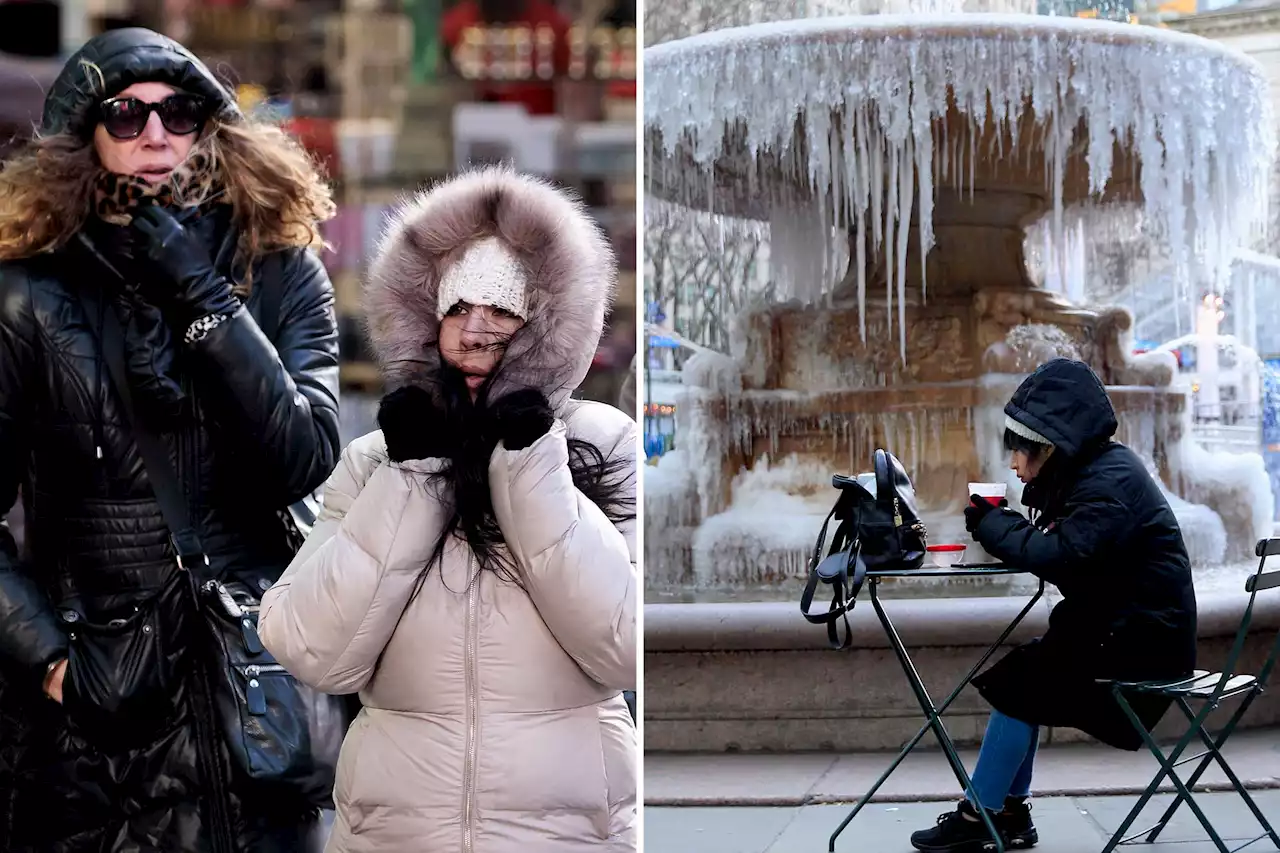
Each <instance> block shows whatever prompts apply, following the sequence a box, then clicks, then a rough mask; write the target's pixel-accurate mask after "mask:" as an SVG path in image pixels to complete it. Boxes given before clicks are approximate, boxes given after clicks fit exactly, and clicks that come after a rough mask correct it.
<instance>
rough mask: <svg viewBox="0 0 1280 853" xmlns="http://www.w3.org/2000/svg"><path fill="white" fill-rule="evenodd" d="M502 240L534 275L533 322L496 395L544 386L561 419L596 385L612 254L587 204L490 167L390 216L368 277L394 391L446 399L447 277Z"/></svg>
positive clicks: (510, 351)
mask: <svg viewBox="0 0 1280 853" xmlns="http://www.w3.org/2000/svg"><path fill="white" fill-rule="evenodd" d="M490 236H493V237H497V238H498V239H500V240H501V241H502V242H503V243H504V244H505V245H506V246H507V247H508V248H510V249H511V251H512V252H513V253H514V254H515V255H516V257H518V258H519V259H520V261H521V262H522V263H523V264H524V266H525V271H526V274H527V276H528V291H527V293H528V302H527V305H528V318H527V322H526V323H525V325H524V326H522V327H521V328H520V330H519V331H518V332H516V334H515V335H514V337H512V339H511V343H510V344H509V346H508V347H507V351H506V354H505V355H504V356H503V359H502V363H501V364H500V365H499V367H498V371H497V373H496V374H495V376H494V378H493V380H492V386H491V391H490V393H491V395H492V396H493V397H495V398H496V397H497V396H499V395H501V394H505V393H508V392H509V391H511V390H515V389H517V388H536V389H538V390H539V391H542V392H543V393H544V394H546V395H547V398H548V399H549V400H550V401H551V405H552V407H553V408H555V409H556V410H557V411H559V410H560V409H561V408H562V406H563V404H564V402H565V401H566V400H567V399H568V398H569V395H570V394H571V393H572V392H573V391H574V390H576V389H577V387H578V386H579V385H580V384H581V383H582V380H583V379H584V378H586V375H587V371H588V370H589V369H590V367H591V360H592V358H593V357H594V356H595V352H596V347H597V346H598V344H599V341H600V335H601V333H602V332H603V330H604V317H605V312H606V311H607V310H608V308H609V306H610V305H611V304H612V301H613V296H614V289H615V287H616V285H617V275H618V270H617V263H616V261H615V260H614V256H613V251H612V249H611V248H610V247H609V245H608V243H607V242H606V240H605V238H604V235H603V234H602V233H601V231H600V228H599V227H598V226H597V225H596V224H595V222H594V221H593V220H592V219H591V218H590V216H589V215H588V213H587V211H586V208H585V207H584V206H583V205H582V204H581V203H579V202H578V201H576V200H574V199H572V198H570V197H569V196H567V195H565V194H564V193H562V192H561V191H560V190H558V189H556V188H554V187H553V186H551V184H549V183H547V182H545V181H542V180H540V179H538V178H534V177H531V176H528V175H521V174H517V173H516V172H514V171H513V170H511V169H510V168H497V167H491V168H485V169H481V170H477V171H472V172H467V173H464V174H461V175H458V176H456V177H453V178H451V179H449V180H447V181H444V182H443V183H441V184H438V185H437V186H435V187H434V188H432V189H430V190H427V191H424V192H421V193H419V194H417V195H416V196H414V197H413V198H412V199H410V200H409V201H408V202H407V203H405V204H404V205H403V206H402V207H401V208H400V209H399V210H398V211H397V212H396V213H395V214H394V215H393V216H392V218H391V220H390V222H389V223H388V226H387V229H386V231H385V232H384V234H383V237H382V241H381V243H380V244H379V246H378V249H377V253H376V255H375V257H374V259H373V263H372V264H371V266H370V270H369V279H368V282H367V283H366V285H365V290H364V305H363V307H364V314H365V322H366V323H367V329H368V334H369V340H370V343H371V344H372V345H373V350H374V353H375V354H376V356H377V358H378V361H379V363H380V364H381V367H382V372H383V376H384V378H385V380H386V382H387V384H388V385H389V386H391V387H399V386H401V385H405V384H415V385H421V386H423V387H425V388H427V389H428V390H431V391H432V392H433V393H435V392H437V389H438V385H439V374H440V353H439V350H438V348H437V345H436V342H437V340H438V338H439V330H440V322H439V320H437V319H436V316H437V315H436V306H437V302H438V298H439V292H440V281H441V278H442V277H443V275H444V273H445V271H446V270H447V269H448V268H449V266H450V265H451V264H453V263H455V262H457V261H458V260H459V259H460V258H461V257H462V255H463V252H464V251H465V250H466V248H467V247H468V246H470V245H472V244H473V243H475V242H476V241H477V240H480V239H482V238H484V237H490Z"/></svg>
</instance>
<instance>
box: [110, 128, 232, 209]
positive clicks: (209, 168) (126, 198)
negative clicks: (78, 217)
mask: <svg viewBox="0 0 1280 853" xmlns="http://www.w3.org/2000/svg"><path fill="white" fill-rule="evenodd" d="M221 198H222V187H221V183H220V182H219V181H218V177H217V174H216V170H215V169H214V168H213V158H212V157H210V156H209V153H208V152H207V151H205V150H204V149H203V148H202V147H201V146H200V145H197V146H196V147H194V148H192V149H191V154H190V155H188V157H187V159H186V161H185V162H183V164H182V165H181V166H179V167H178V168H176V169H174V170H173V172H172V173H171V174H170V175H169V177H168V178H167V179H166V180H165V181H163V182H161V183H158V184H152V183H148V182H147V181H146V180H144V179H143V178H139V177H136V176H134V175H117V174H115V173H114V172H108V171H106V170H105V169H104V170H103V171H102V173H101V174H100V175H99V176H98V181H97V185H96V186H95V188H94V196H93V212H94V215H95V216H97V217H98V218H99V219H101V220H102V221H103V222H107V223H110V224H112V225H128V224H129V223H130V222H131V221H133V213H134V211H136V210H140V209H141V208H144V207H147V206H148V205H153V204H154V205H159V206H161V207H173V208H197V211H196V213H197V215H199V213H200V210H203V209H207V208H208V206H210V205H211V204H214V203H217V202H218V201H219V200H220V199H221Z"/></svg>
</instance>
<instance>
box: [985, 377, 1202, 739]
mask: <svg viewBox="0 0 1280 853" xmlns="http://www.w3.org/2000/svg"><path fill="white" fill-rule="evenodd" d="M1005 414H1006V415H1008V416H1009V417H1010V418H1012V419H1013V420H1015V421H1017V422H1018V423H1020V424H1022V425H1023V426H1026V427H1028V428H1030V429H1032V430H1034V431H1036V432H1037V433H1039V434H1041V435H1043V436H1044V437H1045V438H1047V439H1049V440H1050V441H1051V442H1053V445H1054V448H1055V450H1054V452H1053V454H1052V455H1051V456H1049V458H1048V460H1047V461H1046V462H1045V464H1044V467H1043V468H1042V470H1041V472H1040V474H1039V475H1038V476H1037V477H1036V478H1035V479H1034V480H1033V481H1032V482H1031V483H1028V484H1027V486H1026V488H1025V489H1024V491H1023V503H1024V504H1026V506H1027V507H1028V508H1029V509H1031V510H1032V512H1033V517H1034V519H1035V520H1034V522H1033V521H1031V520H1028V519H1027V518H1025V517H1023V516H1022V515H1020V514H1018V513H1016V512H1014V511H1012V510H1009V509H1004V510H999V511H992V512H989V513H988V514H987V515H986V517H985V518H983V519H982V521H981V522H980V523H979V525H978V528H977V530H976V531H975V533H974V538H975V539H977V540H978V541H979V542H980V543H981V544H982V547H983V548H985V549H986V550H987V551H988V552H989V553H990V554H991V555H992V556H994V557H996V558H998V559H1000V560H1002V561H1003V562H1006V563H1008V564H1010V565H1014V566H1018V567H1021V568H1024V569H1027V570H1028V571H1030V572H1031V573H1032V574H1034V575H1036V576H1037V577H1040V578H1043V579H1044V580H1046V581H1048V582H1049V583H1052V584H1054V585H1055V586H1057V587H1058V589H1059V591H1060V592H1061V593H1062V596H1063V598H1062V601H1060V602H1059V603H1058V604H1057V605H1056V606H1055V607H1054V609H1053V612H1052V613H1051V614H1050V617H1049V631H1048V632H1047V633H1046V634H1045V636H1044V637H1043V638H1042V639H1041V640H1038V641H1036V642H1034V643H1032V644H1030V645H1029V646H1024V647H1022V648H1020V649H1018V650H1016V651H1014V652H1013V653H1012V654H1010V655H1009V656H1008V657H1007V658H1005V659H1004V660H1002V661H1001V662H1000V663H998V664H996V665H995V666H994V667H992V668H991V669H990V670H989V671H988V672H986V673H984V674H983V675H982V676H980V677H979V678H978V679H977V680H975V684H976V685H977V686H978V687H979V689H980V690H981V691H982V694H983V696H985V697H986V698H987V699H988V701H990V702H991V703H992V705H994V706H995V707H996V708H997V709H998V710H1001V711H1004V712H1005V713H1006V714H1008V715H1009V716H1012V717H1015V718H1017V719H1021V720H1023V721H1024V722H1028V723H1033V724H1041V725H1056V726H1070V727H1073V728H1079V729H1083V730H1084V731H1086V732H1088V733H1089V734H1092V735H1094V736H1095V737H1097V738H1099V739H1101V740H1103V741H1106V742H1108V743H1111V744H1113V745H1115V746H1120V747H1123V748H1126V749H1137V748H1138V746H1139V745H1140V740H1139V738H1138V736H1137V734H1136V733H1135V732H1133V731H1132V729H1131V728H1130V726H1129V723H1128V722H1127V720H1126V719H1125V718H1124V716H1123V714H1122V712H1121V711H1120V708H1119V706H1118V705H1116V704H1115V702H1114V700H1112V699H1111V697H1110V696H1109V695H1108V694H1107V692H1106V689H1105V688H1102V687H1098V686H1097V685H1095V684H1094V680H1095V679H1098V678H1120V679H1127V680H1143V679H1160V678H1177V677H1180V676H1183V675H1189V674H1190V673H1191V671H1192V669H1194V667H1195V659H1196V599H1195V590H1194V588H1193V586H1192V579H1191V565H1190V561H1189V559H1188V557H1187V550H1186V546H1185V545H1184V544H1183V541H1182V532H1181V531H1180V530H1179V528H1178V522H1177V519H1175V518H1174V515H1173V510H1172V509H1170V507H1169V503H1168V501H1166V500H1165V498H1164V495H1163V494H1162V493H1161V491H1160V488H1159V485H1158V484H1157V483H1156V481H1155V480H1154V479H1153V478H1152V476H1151V475H1150V473H1148V471H1147V469H1146V466H1145V465H1143V463H1142V460H1141V459H1139V458H1138V456H1137V455H1136V454H1135V453H1134V452H1133V451H1132V450H1130V449H1129V448H1127V447H1125V446H1124V445H1123V444H1120V443H1118V442H1115V441H1112V438H1111V437H1112V436H1113V435H1114V434H1115V432H1116V428H1117V423H1116V416H1115V411H1114V409H1113V408H1112V406H1111V401H1110V399H1109V398H1108V397H1107V394H1106V390H1105V389H1104V388H1103V385H1102V383H1101V382H1100V381H1099V379H1098V377H1097V376H1096V375H1095V374H1094V373H1093V371H1092V370H1090V369H1089V367H1088V366H1087V365H1085V364H1083V363H1081V362H1078V361H1070V360H1067V359H1055V360H1053V361H1050V362H1048V363H1046V364H1045V365H1043V366H1042V367H1040V368H1039V369H1038V370H1036V371H1035V372H1034V373H1033V374H1032V375H1031V376H1029V377H1028V378H1027V379H1026V380H1025V381H1024V382H1023V383H1022V385H1021V386H1019V388H1018V390H1017V391H1016V392H1015V393H1014V395H1013V398H1012V399H1011V400H1010V401H1009V404H1008V405H1007V406H1005ZM1166 708H1167V703H1154V704H1151V705H1144V707H1143V708H1142V709H1140V711H1141V715H1142V716H1143V718H1144V720H1145V721H1147V722H1149V723H1150V724H1152V725H1154V723H1155V722H1156V721H1158V719H1159V717H1160V715H1161V714H1163V713H1164V710H1165V709H1166Z"/></svg>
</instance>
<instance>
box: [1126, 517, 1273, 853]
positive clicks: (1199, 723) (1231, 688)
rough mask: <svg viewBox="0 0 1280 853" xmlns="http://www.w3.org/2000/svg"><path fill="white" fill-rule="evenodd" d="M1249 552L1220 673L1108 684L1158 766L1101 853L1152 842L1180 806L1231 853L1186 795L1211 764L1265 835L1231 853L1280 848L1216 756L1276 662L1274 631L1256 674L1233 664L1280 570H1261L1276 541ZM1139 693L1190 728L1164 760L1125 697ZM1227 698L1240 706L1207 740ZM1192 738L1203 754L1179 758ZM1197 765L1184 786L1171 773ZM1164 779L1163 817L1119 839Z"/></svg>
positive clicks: (1221, 848) (1262, 543)
mask: <svg viewBox="0 0 1280 853" xmlns="http://www.w3.org/2000/svg"><path fill="white" fill-rule="evenodd" d="M1254 552H1255V553H1256V554H1257V556H1258V570H1257V571H1256V572H1255V573H1254V574H1252V575H1251V576H1250V577H1249V579H1248V580H1247V581H1245V585H1244V588H1245V592H1247V593H1249V606H1248V607H1246V608H1245V611H1244V617H1243V618H1242V619H1241V620H1240V628H1239V630H1238V631H1236V636H1235V642H1234V643H1233V644H1232V646H1231V652H1230V654H1229V655H1228V656H1227V661H1226V665H1225V666H1224V667H1223V669H1222V671H1221V672H1206V671H1203V670H1197V671H1196V672H1195V673H1194V674H1193V675H1192V677H1191V678H1187V679H1184V680H1181V681H1144V682H1111V694H1112V695H1113V696H1114V697H1115V699H1116V701H1117V702H1118V703H1119V704H1120V707H1121V709H1123V711H1124V713H1125V715H1126V716H1127V717H1128V718H1129V722H1131V723H1132V724H1133V726H1134V728H1135V729H1137V731H1138V733H1139V734H1140V735H1141V736H1142V740H1143V742H1144V743H1145V744H1146V745H1147V749H1149V750H1151V754H1152V755H1154V756H1155V757H1156V761H1158V762H1160V771H1159V772H1158V773H1157V774H1156V777H1155V778H1154V779H1152V780H1151V784H1150V785H1148V786H1147V790H1146V791H1145V792H1144V793H1143V794H1142V797H1141V799H1139V800H1138V803H1137V805H1135V806H1134V807H1133V810H1132V811H1130V812H1129V815H1128V817H1126V818H1125V819H1124V822H1123V823H1122V824H1120V828H1119V829H1117V830H1116V833H1115V835H1113V836H1112V837H1111V840H1110V841H1109V842H1107V846H1106V847H1105V848H1104V849H1103V851H1102V853H1111V851H1113V850H1115V848H1116V847H1117V846H1119V845H1121V844H1131V843H1133V842H1134V841H1136V840H1137V839H1138V838H1140V837H1141V836H1146V838H1145V839H1144V841H1145V842H1146V843H1148V844H1149V843H1151V842H1153V841H1155V840H1156V836H1158V835H1159V834H1160V833H1161V831H1163V830H1164V828H1165V827H1166V826H1167V825H1168V824H1169V821H1170V820H1171V819H1172V818H1173V815H1174V812H1176V811H1177V810H1178V807H1179V806H1181V805H1182V804H1183V803H1184V802H1185V803H1186V804H1187V807H1188V808H1189V809H1191V811H1192V812H1193V813H1194V814H1195V816H1196V819H1197V820H1199V821H1200V825H1201V826H1203V827H1204V829H1205V832H1207V833H1209V837H1210V838H1211V839H1213V843H1214V844H1215V845H1216V846H1217V848H1218V850H1219V851H1221V853H1234V851H1232V850H1229V849H1228V848H1227V846H1226V844H1224V843H1223V841H1222V838H1221V837H1220V836H1219V835H1218V833H1217V831H1216V830H1215V829H1214V828H1213V824H1211V823H1210V822H1209V819H1208V818H1207V817H1205V814H1204V812H1203V811H1202V810H1201V809H1200V806H1199V805H1198V804H1197V803H1196V801H1195V798H1194V797H1193V796H1192V795H1191V789H1192V788H1194V787H1195V785H1196V782H1198V781H1199V780H1200V777H1201V775H1203V774H1204V771H1205V770H1207V769H1209V765H1210V764H1211V763H1212V762H1214V761H1216V762H1217V763H1218V766H1219V767H1221V768H1222V772H1223V773H1224V774H1226V777H1227V779H1229V780H1230V781H1231V786H1232V787H1233V788H1234V789H1235V791H1236V793H1237V794H1239V795H1240V797H1241V798H1242V799H1243V800H1244V802H1245V805H1247V806H1248V807H1249V811H1251V812H1253V816H1254V817H1256V818H1257V819H1258V823H1259V824H1261V825H1262V828H1263V830H1264V832H1263V834H1262V835H1259V836H1258V837H1257V838H1254V839H1251V840H1250V841H1247V842H1245V843H1244V844H1242V845H1240V846H1239V847H1237V848H1235V849H1236V850H1241V849H1243V848H1245V847H1248V846H1249V845H1250V844H1253V843H1254V842H1255V841H1261V840H1262V839H1264V838H1268V837H1269V838H1270V839H1271V841H1272V843H1273V844H1275V845H1276V848H1277V849H1280V835H1277V834H1276V831H1275V830H1274V829H1272V828H1271V824H1269V823H1268V822H1267V819H1266V817H1264V816H1263V814H1262V810H1261V809H1259V808H1258V805H1257V803H1255V802H1254V801H1253V797H1251V796H1249V792H1248V791H1246V790H1245V788H1244V785H1243V784H1242V783H1241V782H1240V779H1239V777H1237V776H1236V774H1235V771H1233V770H1232V769H1231V767H1230V765H1228V764H1227V760H1226V759H1225V758H1224V757H1223V756H1222V752H1221V749H1222V747H1223V745H1224V744H1225V743H1226V742H1227V738H1229V737H1231V733H1232V732H1233V731H1235V728H1236V725H1237V724H1239V722H1240V720H1241V718H1243V717H1244V715H1245V713H1246V712H1247V711H1248V710H1249V706H1250V705H1252V704H1253V700H1254V699H1256V698H1258V696H1260V695H1262V691H1263V689H1264V688H1265V687H1266V684H1267V679H1268V678H1269V677H1270V676H1271V670H1272V668H1273V667H1274V666H1275V665H1276V659H1277V658H1278V657H1280V632H1278V633H1277V636H1276V641H1275V643H1274V644H1272V646H1271V652H1270V654H1269V655H1267V659H1266V661H1265V663H1263V665H1262V669H1261V670H1259V671H1258V674H1257V675H1247V674H1245V673H1239V672H1237V671H1236V664H1237V663H1238V662H1239V660H1240V655H1241V653H1242V652H1243V651H1244V644H1245V640H1246V638H1247V637H1248V635H1249V623H1250V622H1251V621H1252V620H1253V605H1254V601H1255V600H1256V599H1257V596H1258V593H1259V592H1261V591H1262V590H1264V589H1277V588H1280V569H1278V570H1275V571H1271V572H1268V571H1265V568H1266V564H1267V558H1268V557H1274V556H1276V555H1280V539H1263V540H1261V541H1260V542H1258V545H1257V547H1256V548H1255V549H1254ZM1139 694H1145V695H1148V696H1151V695H1155V696H1164V697H1168V698H1170V699H1172V700H1173V704H1174V705H1175V706H1176V707H1177V708H1178V710H1180V711H1181V712H1182V713H1183V715H1184V716H1185V717H1186V718H1187V721H1188V723H1189V724H1190V725H1189V727H1188V728H1187V731H1186V734H1184V735H1183V736H1182V737H1181V738H1179V740H1178V742H1177V743H1176V744H1175V745H1174V747H1173V749H1171V750H1170V751H1169V753H1168V755H1165V754H1164V753H1163V752H1161V750H1160V747H1159V746H1158V745H1157V744H1156V742H1155V740H1154V739H1153V738H1152V737H1151V733H1150V732H1149V731H1147V729H1146V728H1145V727H1144V726H1143V725H1142V722H1141V721H1140V720H1139V719H1138V716H1137V714H1135V713H1134V710H1133V706H1132V705H1130V704H1129V697H1130V696H1134V695H1139ZM1229 699H1230V700H1238V701H1239V703H1240V704H1239V707H1237V708H1236V711H1235V713H1234V714H1232V715H1231V718H1230V719H1229V720H1227V724H1226V725H1225V726H1223V727H1222V730H1221V731H1220V732H1219V733H1218V736H1217V737H1216V738H1215V737H1211V736H1210V735H1209V732H1208V731H1207V730H1206V729H1205V728H1204V723H1205V721H1206V720H1207V719H1208V717H1209V714H1210V713H1211V712H1212V711H1213V710H1214V709H1215V708H1217V707H1218V706H1219V705H1220V704H1221V703H1223V702H1225V701H1227V700H1229ZM1193 706H1198V710H1195V709H1193ZM1197 738H1199V739H1200V741H1201V742H1202V743H1203V744H1204V746H1205V749H1204V751H1203V752H1198V753H1196V754H1195V755H1190V756H1187V757H1185V758H1184V757H1183V756H1182V754H1183V753H1184V752H1185V751H1186V750H1187V747H1189V746H1190V745H1191V743H1192V741H1194V740H1196V739H1197ZM1197 760H1198V761H1199V764H1198V765H1197V766H1196V769H1195V771H1194V772H1193V773H1192V774H1191V775H1190V776H1189V777H1187V780H1186V782H1183V781H1182V779H1180V778H1179V777H1178V774H1177V773H1176V772H1174V770H1175V768H1177V767H1180V766H1181V765H1183V764H1188V763H1190V762H1193V761H1197ZM1166 776H1168V777H1169V780H1170V781H1171V782H1172V783H1173V786H1174V789H1175V790H1176V791H1177V796H1176V798H1175V799H1174V801H1173V803H1171V804H1170V805H1169V808H1168V809H1166V810H1165V813H1164V815H1163V816H1161V818H1160V821H1159V822H1158V823H1157V824H1156V825H1155V826H1153V827H1150V828H1149V829H1144V830H1142V831H1141V832H1136V833H1134V834H1133V835H1130V836H1128V837H1127V838H1126V837H1124V834H1125V833H1126V832H1127V831H1128V830H1129V827H1130V826H1132V825H1133V822H1134V821H1135V820H1137V819H1138V815H1139V814H1140V813H1141V812H1142V810H1143V808H1145V807H1146V805H1147V803H1148V801H1150V799H1151V797H1152V796H1153V795H1154V794H1155V793H1156V789H1157V788H1159V787H1160V783H1161V782H1163V781H1164V778H1165V777H1166Z"/></svg>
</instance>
